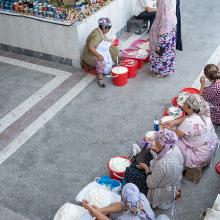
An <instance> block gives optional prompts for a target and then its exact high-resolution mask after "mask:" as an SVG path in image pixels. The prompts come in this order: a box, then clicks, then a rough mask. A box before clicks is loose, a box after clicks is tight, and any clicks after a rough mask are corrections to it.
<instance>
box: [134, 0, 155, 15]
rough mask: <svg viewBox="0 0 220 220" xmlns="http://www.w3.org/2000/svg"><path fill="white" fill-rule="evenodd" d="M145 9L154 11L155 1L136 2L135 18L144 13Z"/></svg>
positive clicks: (143, 0) (139, 0) (138, 0)
mask: <svg viewBox="0 0 220 220" xmlns="http://www.w3.org/2000/svg"><path fill="white" fill-rule="evenodd" d="M146 7H149V8H155V9H156V8H157V7H156V0H137V3H136V9H135V16H138V15H139V14H140V13H141V12H144V11H145V8H146Z"/></svg>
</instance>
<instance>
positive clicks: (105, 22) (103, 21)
mask: <svg viewBox="0 0 220 220" xmlns="http://www.w3.org/2000/svg"><path fill="white" fill-rule="evenodd" d="M98 24H99V25H100V26H102V27H103V28H107V27H111V26H112V22H111V20H110V19H109V18H99V20H98Z"/></svg>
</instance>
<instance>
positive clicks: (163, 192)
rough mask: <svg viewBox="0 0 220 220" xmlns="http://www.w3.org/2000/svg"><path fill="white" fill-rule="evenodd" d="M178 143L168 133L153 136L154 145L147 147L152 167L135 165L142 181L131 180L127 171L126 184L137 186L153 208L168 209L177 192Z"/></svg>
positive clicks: (180, 164) (180, 160)
mask: <svg viewBox="0 0 220 220" xmlns="http://www.w3.org/2000/svg"><path fill="white" fill-rule="evenodd" d="M177 140H178V137H177V135H176V134H175V132H173V131H170V130H168V129H163V130H160V131H158V132H156V133H155V143H154V144H152V146H151V147H150V150H151V151H152V153H153V155H154V159H153V160H151V162H150V164H151V165H150V166H147V165H146V163H140V164H139V165H137V168H139V169H140V172H142V173H141V176H142V177H141V176H140V175H137V174H136V175H134V176H132V173H129V172H127V170H126V175H125V178H126V181H127V182H132V183H134V184H136V185H137V186H138V188H139V189H140V191H141V192H143V193H145V195H147V198H148V200H149V202H150V204H151V205H152V207H153V208H155V207H159V208H168V207H170V205H171V203H172V202H173V201H174V199H175V197H176V194H177V192H178V191H179V189H180V181H181V178H182V170H183V156H182V154H181V151H180V150H179V148H178V147H177V146H176V143H177ZM127 169H128V170H129V168H127ZM142 170H143V171H144V174H145V175H143V171H142ZM143 184H144V188H143ZM167 206H168V207H167Z"/></svg>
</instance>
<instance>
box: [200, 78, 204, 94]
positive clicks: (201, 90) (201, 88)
mask: <svg viewBox="0 0 220 220" xmlns="http://www.w3.org/2000/svg"><path fill="white" fill-rule="evenodd" d="M200 84H201V86H200V95H202V94H203V91H204V88H205V77H204V76H201V78H200Z"/></svg>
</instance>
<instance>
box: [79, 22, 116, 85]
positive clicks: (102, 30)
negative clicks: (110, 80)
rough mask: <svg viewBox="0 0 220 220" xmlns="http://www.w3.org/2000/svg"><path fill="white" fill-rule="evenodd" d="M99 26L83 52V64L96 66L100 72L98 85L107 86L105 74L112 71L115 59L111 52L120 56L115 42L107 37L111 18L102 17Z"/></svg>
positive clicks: (89, 37) (92, 33) (91, 35)
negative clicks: (114, 44) (104, 79)
mask: <svg viewBox="0 0 220 220" xmlns="http://www.w3.org/2000/svg"><path fill="white" fill-rule="evenodd" d="M98 24H99V27H98V28H96V29H95V30H93V31H92V32H91V33H90V34H89V36H88V38H87V40H86V45H85V47H84V49H83V54H82V66H84V65H88V66H90V67H91V68H93V67H95V69H96V72H97V73H98V85H99V86H100V87H102V88H103V87H105V84H104V81H103V75H107V74H109V73H110V72H111V69H112V66H113V60H115V59H114V58H115V57H112V55H111V54H114V56H117V57H118V54H117V53H116V51H117V48H116V50H115V49H114V48H113V47H114V46H113V43H112V42H111V40H109V39H108V38H107V37H106V34H107V33H108V32H109V30H110V29H111V27H112V24H111V21H110V19H109V18H100V19H99V20H98Z"/></svg>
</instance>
